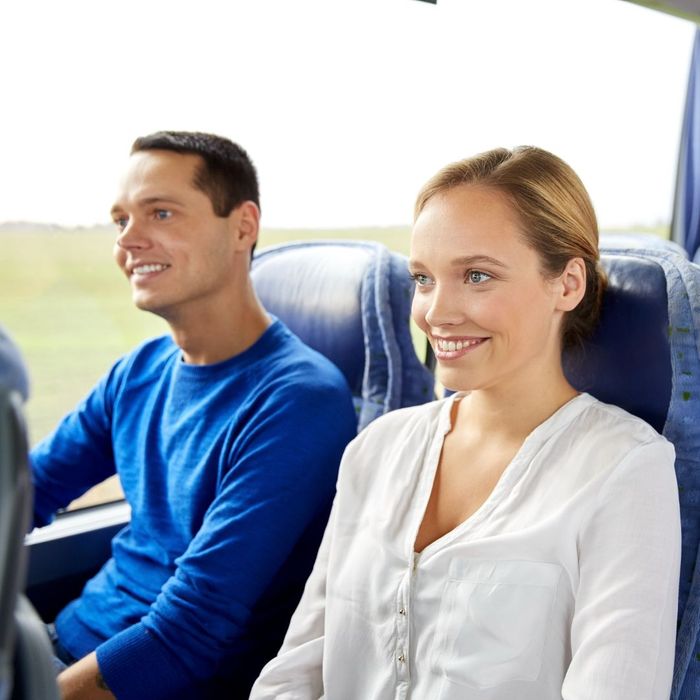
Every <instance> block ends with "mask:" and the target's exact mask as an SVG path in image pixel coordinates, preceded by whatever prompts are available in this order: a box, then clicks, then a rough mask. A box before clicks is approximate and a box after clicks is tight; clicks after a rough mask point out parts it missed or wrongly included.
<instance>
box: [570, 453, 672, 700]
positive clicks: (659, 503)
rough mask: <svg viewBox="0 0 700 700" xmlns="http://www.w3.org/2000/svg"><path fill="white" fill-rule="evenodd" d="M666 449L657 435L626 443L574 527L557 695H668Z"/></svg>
mask: <svg viewBox="0 0 700 700" xmlns="http://www.w3.org/2000/svg"><path fill="white" fill-rule="evenodd" d="M673 458H674V452H673V447H672V446H671V444H670V443H668V442H665V441H661V440H657V441H655V442H652V443H647V444H644V445H641V446H639V447H637V448H635V449H634V450H632V451H631V452H630V453H629V454H628V455H627V457H626V458H625V460H624V461H623V462H622V463H621V464H620V465H619V466H618V467H617V468H616V469H615V471H614V472H613V474H612V475H611V476H610V477H609V479H608V481H607V483H606V484H605V485H604V487H603V488H602V490H601V493H600V496H599V499H598V506H597V509H596V510H595V511H594V512H593V513H592V515H591V517H590V520H589V521H588V524H587V526H586V527H585V528H584V530H583V532H582V534H581V538H580V541H579V565H580V579H579V586H578V591H577V594H576V607H575V611H574V619H573V622H572V627H571V646H572V661H571V664H570V666H569V669H568V672H567V674H566V677H565V679H564V683H563V687H562V697H563V699H564V700H584V699H585V700H656V698H663V697H666V698H667V697H668V696H669V693H670V689H671V676H672V672H673V652H674V641H675V631H676V614H677V602H678V600H677V596H678V576H679V565H680V515H679V503H678V490H677V486H676V480H675V474H674V470H673Z"/></svg>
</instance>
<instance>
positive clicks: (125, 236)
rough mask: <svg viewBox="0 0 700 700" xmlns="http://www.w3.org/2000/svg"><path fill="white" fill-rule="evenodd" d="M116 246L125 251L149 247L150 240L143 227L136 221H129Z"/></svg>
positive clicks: (120, 233) (118, 237)
mask: <svg viewBox="0 0 700 700" xmlns="http://www.w3.org/2000/svg"><path fill="white" fill-rule="evenodd" d="M116 245H117V246H118V247H119V248H122V249H124V250H128V249H130V248H145V247H147V245H148V238H147V235H146V232H145V231H144V229H143V226H142V225H141V224H140V223H139V222H138V221H137V220H136V219H134V218H131V219H129V220H128V221H127V223H126V225H125V226H124V228H123V229H122V230H121V231H120V232H119V234H118V235H117V240H116Z"/></svg>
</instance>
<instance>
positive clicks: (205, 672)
mask: <svg viewBox="0 0 700 700" xmlns="http://www.w3.org/2000/svg"><path fill="white" fill-rule="evenodd" d="M251 406H253V407H254V413H252V414H251V415H250V416H246V417H245V420H243V421H242V422H241V427H240V428H237V430H236V431H235V435H233V436H232V439H231V440H232V441H231V443H230V444H228V445H225V446H224V453H223V454H222V460H223V461H224V463H226V464H227V466H226V470H225V472H224V473H223V474H222V477H221V480H220V482H219V486H218V493H217V496H216V498H215V499H214V501H213V502H212V503H211V505H210V506H209V508H208V510H207V512H206V515H205V518H204V521H203V523H202V525H201V527H200V528H199V531H198V533H197V535H196V536H195V537H194V539H193V540H192V541H191V543H190V545H189V547H188V548H187V550H186V551H185V553H184V554H183V555H182V556H181V557H179V558H178V560H177V567H178V568H177V569H176V571H175V573H174V575H173V576H172V577H171V578H170V579H169V580H168V581H167V582H166V583H165V584H164V586H163V588H162V590H161V593H160V594H159V596H158V598H157V599H156V601H155V602H154V603H153V605H152V606H151V609H150V612H149V614H148V615H146V616H145V617H144V618H142V620H141V621H139V622H138V623H136V624H134V625H132V626H131V627H129V628H127V629H126V630H123V631H122V632H120V633H119V634H117V635H116V636H115V637H113V638H111V639H110V640H108V641H107V642H105V643H104V644H102V645H100V646H99V647H98V648H97V650H96V651H97V658H98V662H99V667H100V669H101V671H102V674H103V676H104V678H105V680H106V681H107V684H108V685H109V687H110V688H112V690H113V692H114V693H115V694H116V695H117V696H118V697H120V698H125V699H127V700H128V699H130V698H137V697H146V696H147V697H149V700H157V699H159V698H170V697H172V696H174V695H176V694H177V693H178V692H181V691H183V690H184V689H187V688H189V687H191V686H193V685H196V684H197V683H199V682H201V681H205V680H206V679H208V678H210V677H212V676H213V675H215V674H216V673H217V672H219V673H220V672H221V664H222V663H223V662H224V661H225V663H226V670H227V673H228V674H238V673H239V672H240V674H246V673H249V672H250V671H251V669H250V667H249V663H250V662H249V661H246V659H247V658H248V657H247V656H246V654H248V653H250V652H251V651H252V650H253V649H254V648H255V645H256V643H260V640H259V639H258V640H256V639H255V634H256V629H258V628H257V627H255V628H254V627H253V626H252V625H255V624H257V623H256V622H255V621H256V619H257V618H256V616H257V615H261V614H262V615H263V616H265V615H268V616H269V619H268V620H266V621H265V623H264V624H262V623H261V624H260V625H259V632H258V634H264V632H265V630H266V628H268V627H269V626H270V625H271V624H272V622H273V620H274V617H273V613H274V611H273V610H271V609H269V607H268V603H265V607H264V608H261V605H262V601H263V600H265V598H266V597H267V596H269V595H270V591H272V590H274V589H279V595H283V591H284V589H285V587H289V586H290V585H291V584H292V583H293V584H294V586H296V585H303V580H304V578H305V577H306V575H307V574H308V570H310V568H311V565H312V563H313V558H314V556H315V552H314V551H311V548H310V547H308V546H307V550H308V551H306V552H305V554H304V556H303V561H304V565H303V566H304V572H303V576H302V575H301V572H300V564H299V562H298V559H299V557H300V554H299V544H300V542H301V541H302V540H303V541H305V542H306V543H307V545H308V542H309V539H308V535H309V532H310V531H313V532H318V539H319V540H320V535H321V534H322V532H323V529H322V528H323V525H324V523H323V522H322V520H323V519H325V517H327V513H328V509H329V508H330V504H331V500H332V497H333V493H334V490H335V480H336V476H337V468H338V464H339V462H340V457H341V455H342V451H343V449H344V447H345V444H346V443H347V442H348V441H349V440H350V439H351V438H352V437H353V436H354V434H355V430H356V427H355V426H356V417H355V412H354V409H353V407H352V402H351V399H350V396H349V393H348V392H347V390H343V391H342V392H341V391H340V390H339V388H338V386H328V385H325V386H324V385H321V386H318V385H312V387H307V388H304V389H303V390H299V385H298V384H297V383H296V382H287V383H282V385H281V386H278V387H277V388H275V387H268V391H266V392H265V394H264V395H262V396H259V395H256V396H255V398H254V400H253V401H252V402H251ZM314 546H317V543H316V545H314ZM290 562H296V563H294V564H293V565H292V567H291V569H290V568H289V567H290ZM307 562H308V569H307V568H306V566H307ZM285 567H287V571H288V572H289V571H291V572H292V573H291V574H289V573H288V575H291V576H294V577H295V578H294V581H293V582H292V581H290V580H287V581H286V586H285V585H282V584H284V583H285V582H284V581H281V580H280V572H281V571H282V570H284V569H285ZM294 567H296V570H295V569H294ZM276 596H277V594H275V596H273V599H272V600H271V601H270V604H278V603H279V601H278V598H277V597H276ZM273 600H274V603H273ZM279 612H280V614H281V610H280V611H279ZM285 614H286V613H285ZM282 632H283V630H282ZM251 645H252V646H251ZM272 653H274V652H272ZM236 663H240V664H241V667H240V671H239V669H238V668H237V667H236Z"/></svg>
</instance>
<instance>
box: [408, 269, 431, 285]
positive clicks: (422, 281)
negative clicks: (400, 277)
mask: <svg viewBox="0 0 700 700" xmlns="http://www.w3.org/2000/svg"><path fill="white" fill-rule="evenodd" d="M411 279H412V280H413V281H414V282H415V283H416V284H417V285H418V286H419V287H425V286H426V285H428V284H430V277H428V275H424V274H422V273H420V272H417V273H416V274H415V275H411Z"/></svg>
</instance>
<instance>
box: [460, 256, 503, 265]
mask: <svg viewBox="0 0 700 700" xmlns="http://www.w3.org/2000/svg"><path fill="white" fill-rule="evenodd" d="M476 263H489V264H490V265H496V266H498V267H504V268H507V267H508V265H506V264H505V263H504V262H501V261H500V260H497V259H496V258H492V257H491V256H490V255H465V256H463V257H461V258H455V259H454V260H453V261H452V265H454V266H455V267H462V266H463V265H474V264H476Z"/></svg>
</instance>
